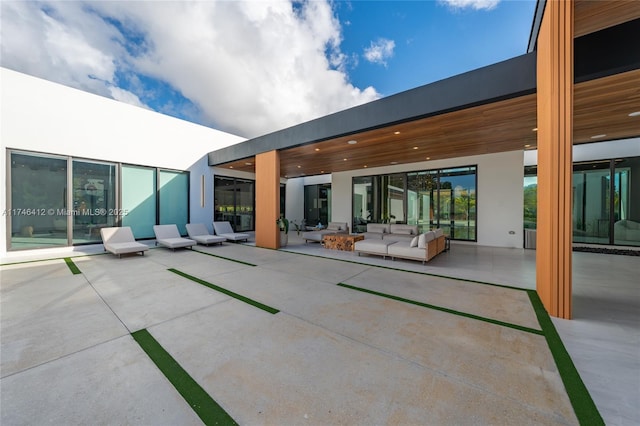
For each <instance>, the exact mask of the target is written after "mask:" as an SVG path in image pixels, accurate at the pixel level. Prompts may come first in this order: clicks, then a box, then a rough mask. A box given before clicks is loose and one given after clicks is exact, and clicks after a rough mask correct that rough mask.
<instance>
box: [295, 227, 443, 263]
mask: <svg viewBox="0 0 640 426" xmlns="http://www.w3.org/2000/svg"><path fill="white" fill-rule="evenodd" d="M302 237H303V238H304V240H305V243H306V242H309V241H316V242H321V243H322V245H323V246H324V247H325V248H327V249H333V250H346V251H355V252H357V253H358V256H359V255H361V254H362V253H364V254H369V255H378V256H382V257H383V258H386V257H387V256H389V257H391V259H392V260H393V259H395V258H396V257H397V258H403V259H411V260H420V261H422V263H425V262H428V261H429V260H431V259H433V257H435V256H436V255H438V254H439V253H442V252H443V251H445V250H447V249H448V242H449V241H448V240H447V238H446V237H445V236H444V233H443V231H442V229H435V230H433V231H428V232H424V233H418V225H404V224H386V223H368V224H367V229H366V232H364V233H362V234H350V233H349V225H348V224H347V223H345V222H330V223H329V225H327V228H326V229H319V230H313V231H310V232H305V233H304V234H302Z"/></svg>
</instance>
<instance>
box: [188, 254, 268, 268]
mask: <svg viewBox="0 0 640 426" xmlns="http://www.w3.org/2000/svg"><path fill="white" fill-rule="evenodd" d="M193 251H195V252H196V253H201V254H206V255H207V256H212V257H217V258H218V259H223V260H228V261H230V262H236V263H241V264H243V265H248V266H258V265H255V264H253V263H249V262H245V261H243V260H238V259H232V258H230V257H224V256H220V255H218V254H213V253H207V252H206V251H200V250H193Z"/></svg>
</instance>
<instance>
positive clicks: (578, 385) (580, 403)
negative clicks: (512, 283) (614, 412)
mask: <svg viewBox="0 0 640 426" xmlns="http://www.w3.org/2000/svg"><path fill="white" fill-rule="evenodd" d="M527 293H528V294H529V299H530V300H531V304H532V305H533V309H534V311H535V312H536V315H537V317H538V322H539V323H540V326H542V331H543V332H544V337H545V338H546V339H547V345H549V349H550V350H551V354H552V355H553V359H554V360H555V362H556V366H557V367H558V372H559V373H560V377H561V378H562V382H563V383H564V387H565V389H566V391H567V395H569V400H570V401H571V405H572V406H573V410H574V411H575V413H576V417H577V418H578V422H580V424H581V425H594V426H596V425H604V424H605V423H604V419H603V418H602V416H601V415H600V412H599V411H598V408H597V407H596V404H595V403H594V402H593V399H591V395H590V394H589V391H588V390H587V387H586V386H585V385H584V382H583V381H582V378H581V377H580V373H578V370H577V369H576V366H575V365H574V364H573V361H572V360H571V356H570V355H569V352H567V349H566V348H565V347H564V344H563V343H562V340H561V339H560V335H559V334H558V331H557V330H556V327H555V326H554V325H553V322H552V321H551V317H549V314H548V313H547V310H546V309H545V308H544V305H543V304H542V301H541V300H540V297H539V296H538V293H537V292H536V291H535V290H528V291H527Z"/></svg>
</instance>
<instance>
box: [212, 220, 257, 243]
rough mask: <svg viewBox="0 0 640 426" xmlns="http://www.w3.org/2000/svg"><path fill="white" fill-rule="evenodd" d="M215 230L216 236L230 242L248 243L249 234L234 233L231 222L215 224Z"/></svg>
mask: <svg viewBox="0 0 640 426" xmlns="http://www.w3.org/2000/svg"><path fill="white" fill-rule="evenodd" d="M213 230H214V231H215V232H216V235H219V236H221V237H224V238H226V239H227V240H229V241H248V240H249V234H242V233H240V232H233V229H232V228H231V224H230V223H229V222H213Z"/></svg>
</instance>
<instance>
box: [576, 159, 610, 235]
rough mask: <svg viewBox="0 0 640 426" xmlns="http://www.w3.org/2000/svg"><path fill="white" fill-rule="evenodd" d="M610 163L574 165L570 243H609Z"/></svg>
mask: <svg viewBox="0 0 640 426" xmlns="http://www.w3.org/2000/svg"><path fill="white" fill-rule="evenodd" d="M609 166H610V162H609V161H608V160H607V161H599V162H592V163H582V164H576V165H575V166H574V173H573V241H574V242H580V243H599V244H608V243H609V235H610V232H609V231H610V229H609V228H610V226H609V224H610V220H611V216H610V212H611V173H610V171H609Z"/></svg>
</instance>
